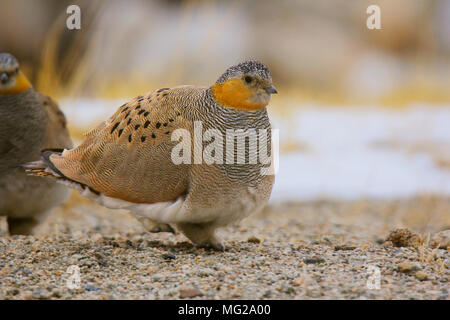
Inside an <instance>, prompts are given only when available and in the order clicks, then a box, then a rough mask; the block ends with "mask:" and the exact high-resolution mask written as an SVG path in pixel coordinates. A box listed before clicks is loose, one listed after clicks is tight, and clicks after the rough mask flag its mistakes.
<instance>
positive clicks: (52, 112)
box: [0, 53, 72, 235]
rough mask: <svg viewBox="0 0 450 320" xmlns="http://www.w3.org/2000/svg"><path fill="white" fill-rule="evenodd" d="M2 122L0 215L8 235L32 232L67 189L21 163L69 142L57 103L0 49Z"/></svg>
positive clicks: (68, 145) (37, 158)
mask: <svg viewBox="0 0 450 320" xmlns="http://www.w3.org/2000/svg"><path fill="white" fill-rule="evenodd" d="M0 121H1V124H0V216H6V217H7V223H8V231H9V233H10V234H11V235H14V234H32V233H33V230H34V227H36V226H37V225H38V224H39V223H40V222H41V221H42V220H43V219H44V218H45V217H46V215H47V213H49V212H50V211H51V209H52V208H53V207H55V206H57V205H59V204H61V203H63V202H64V201H66V200H67V198H68V196H69V195H70V192H71V190H70V189H69V188H67V187H66V186H63V185H61V184H58V183H56V181H51V180H43V179H41V178H38V177H32V176H29V175H27V174H26V172H24V171H23V168H21V167H20V165H21V164H23V163H26V162H29V161H35V160H39V159H40V155H41V151H42V150H43V149H47V148H52V149H63V148H71V147H72V141H71V138H70V135H69V132H68V131H67V125H66V118H65V116H64V114H63V113H62V112H61V110H60V109H59V107H58V105H57V104H56V103H55V102H54V101H53V100H52V99H51V98H50V97H48V96H46V95H43V94H41V93H39V92H37V91H36V90H35V89H34V88H33V86H32V85H31V84H30V82H29V81H28V79H27V78H26V76H25V75H24V74H23V73H22V71H21V69H20V66H19V62H18V61H17V59H16V58H15V57H14V56H13V55H11V54H9V53H0Z"/></svg>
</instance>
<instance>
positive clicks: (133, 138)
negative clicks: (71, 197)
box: [50, 88, 189, 203]
mask: <svg viewBox="0 0 450 320" xmlns="http://www.w3.org/2000/svg"><path fill="white" fill-rule="evenodd" d="M180 108H181V106H180V99H179V95H178V94H177V92H176V90H175V89H168V88H164V89H160V90H157V91H153V92H150V93H148V94H146V95H144V96H139V97H136V98H134V99H133V100H131V101H130V102H128V103H126V104H123V105H122V106H120V107H119V109H118V110H117V111H116V112H115V113H114V114H113V115H112V116H111V117H110V118H109V119H108V120H106V121H105V122H103V123H102V124H100V125H99V126H98V127H97V128H96V129H94V130H92V131H91V132H89V133H88V134H87V135H86V138H85V140H84V141H83V142H82V143H81V145H80V146H78V147H76V148H74V149H72V150H67V151H64V152H63V153H62V154H61V155H58V154H53V155H52V156H51V157H50V161H51V162H52V163H53V165H54V166H55V167H56V168H57V169H58V170H59V171H60V172H61V173H62V174H64V175H65V176H66V177H67V178H70V179H71V180H74V181H76V182H80V183H82V184H84V185H87V186H89V187H91V188H92V189H94V190H96V191H98V192H100V193H103V194H105V195H106V196H109V197H113V198H119V199H122V200H126V201H130V202H136V203H155V202H161V201H171V200H174V199H176V198H177V197H178V196H180V195H181V194H183V193H185V192H186V190H187V187H188V180H187V176H188V174H187V171H188V167H187V166H186V165H175V164H174V163H173V161H172V160H171V152H172V148H173V146H174V145H176V144H177V143H178V142H176V141H175V142H172V141H171V133H172V132H173V131H174V130H175V129H178V128H187V127H188V126H189V122H188V121H186V120H185V119H184V117H183V116H182V114H181V110H180Z"/></svg>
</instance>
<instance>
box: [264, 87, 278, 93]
mask: <svg viewBox="0 0 450 320" xmlns="http://www.w3.org/2000/svg"><path fill="white" fill-rule="evenodd" d="M265 90H266V92H267V93H270V94H275V93H278V91H277V89H275V87H274V86H273V85H272V86H270V87H268V88H266V89H265Z"/></svg>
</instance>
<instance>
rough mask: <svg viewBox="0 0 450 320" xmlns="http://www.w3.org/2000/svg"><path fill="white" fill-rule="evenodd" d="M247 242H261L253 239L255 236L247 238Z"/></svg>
mask: <svg viewBox="0 0 450 320" xmlns="http://www.w3.org/2000/svg"><path fill="white" fill-rule="evenodd" d="M247 242H250V243H261V240H260V239H258V238H257V237H255V236H251V237H249V238H248V239H247Z"/></svg>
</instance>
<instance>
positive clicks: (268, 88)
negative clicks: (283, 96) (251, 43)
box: [211, 61, 277, 111]
mask: <svg viewBox="0 0 450 320" xmlns="http://www.w3.org/2000/svg"><path fill="white" fill-rule="evenodd" d="M211 90H212V94H213V96H214V98H215V99H216V101H217V102H219V103H220V104H221V105H223V106H224V107H228V108H233V109H239V110H246V111H255V110H259V109H262V108H264V107H266V106H267V104H268V103H269V101H270V96H271V95H272V94H275V93H277V90H276V89H275V87H274V86H273V85H272V77H271V75H270V72H269V69H267V67H266V66H265V65H264V64H262V63H261V62H258V61H245V62H242V63H240V64H237V65H235V66H232V67H230V68H228V69H227V71H225V72H224V73H223V74H222V75H221V76H220V78H219V79H218V80H217V81H216V83H215V84H214V85H213V86H212V87H211Z"/></svg>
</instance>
